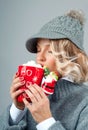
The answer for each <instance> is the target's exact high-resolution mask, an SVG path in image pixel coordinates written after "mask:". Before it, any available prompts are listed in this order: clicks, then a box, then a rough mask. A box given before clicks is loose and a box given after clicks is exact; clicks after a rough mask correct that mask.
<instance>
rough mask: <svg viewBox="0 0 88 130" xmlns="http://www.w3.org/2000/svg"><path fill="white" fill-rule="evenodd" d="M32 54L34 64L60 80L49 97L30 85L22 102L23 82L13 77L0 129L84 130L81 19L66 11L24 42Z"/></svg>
mask: <svg viewBox="0 0 88 130" xmlns="http://www.w3.org/2000/svg"><path fill="white" fill-rule="evenodd" d="M26 48H27V49H28V51H30V52H32V53H36V62H37V63H39V64H41V65H42V66H47V67H48V68H49V70H50V71H57V72H58V73H60V75H61V78H60V79H59V80H58V81H57V83H56V85H55V90H54V93H53V94H52V95H49V96H46V95H45V93H44V92H43V90H42V88H41V87H40V86H38V85H36V84H33V85H30V86H29V88H28V90H25V93H26V94H27V95H28V96H29V97H30V99H31V101H32V103H29V102H28V101H27V100H26V99H25V98H24V99H23V103H19V102H18V101H17V96H18V95H19V94H21V93H22V92H23V91H24V90H20V89H18V88H19V87H21V86H22V85H23V84H24V83H25V81H24V79H23V78H20V77H19V76H18V75H15V76H14V78H13V81H12V85H11V89H10V93H11V97H12V99H13V104H12V105H10V106H9V107H8V110H7V113H4V115H2V116H1V117H0V128H1V130H8V129H9V130H10V129H11V130H36V129H37V130H87V129H88V88H87V87H86V86H85V85H84V84H83V83H84V82H85V81H88V70H87V68H88V56H87V55H86V53H85V52H84V49H83V18H82V14H81V13H80V12H78V11H74V10H73V11H70V12H69V13H68V14H66V15H63V16H59V17H56V18H54V19H53V20H51V21H50V22H48V23H47V24H45V25H44V26H43V27H42V28H41V29H40V31H39V33H37V34H36V35H35V36H33V37H32V38H30V39H29V40H28V41H27V43H26Z"/></svg>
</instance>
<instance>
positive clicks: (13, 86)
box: [10, 81, 25, 93]
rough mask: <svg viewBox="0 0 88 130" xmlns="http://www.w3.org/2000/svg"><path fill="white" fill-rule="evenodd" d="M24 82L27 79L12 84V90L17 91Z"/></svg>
mask: <svg viewBox="0 0 88 130" xmlns="http://www.w3.org/2000/svg"><path fill="white" fill-rule="evenodd" d="M24 84H25V81H22V82H17V83H16V84H14V85H12V86H11V88H10V92H11V93H13V92H15V91H17V90H18V89H19V88H20V87H21V86H23V85H24Z"/></svg>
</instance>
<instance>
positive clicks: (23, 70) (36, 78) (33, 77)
mask: <svg viewBox="0 0 88 130" xmlns="http://www.w3.org/2000/svg"><path fill="white" fill-rule="evenodd" d="M17 73H18V75H19V76H20V77H24V80H25V85H23V86H21V87H20V89H27V87H28V86H29V85H30V84H31V83H32V84H34V83H36V84H37V85H39V86H40V85H41V82H42V78H43V76H44V69H43V68H42V67H41V68H39V67H34V66H26V65H20V66H18V72H17ZM24 97H25V98H26V99H27V100H28V101H30V102H31V100H30V97H28V95H27V94H25V93H22V94H20V95H19V96H18V97H17V100H18V102H22V101H23V98H24Z"/></svg>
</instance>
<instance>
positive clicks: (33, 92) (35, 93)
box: [28, 85, 41, 101]
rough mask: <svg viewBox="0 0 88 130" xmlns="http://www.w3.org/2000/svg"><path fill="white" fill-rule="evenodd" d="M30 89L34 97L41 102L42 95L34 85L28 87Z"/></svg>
mask: <svg viewBox="0 0 88 130" xmlns="http://www.w3.org/2000/svg"><path fill="white" fill-rule="evenodd" d="M28 89H29V90H30V92H31V93H32V94H33V95H34V97H35V98H36V100H37V101H39V100H40V99H41V95H40V94H39V92H38V91H37V89H35V87H34V86H33V85H30V86H28Z"/></svg>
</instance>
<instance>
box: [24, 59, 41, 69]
mask: <svg viewBox="0 0 88 130" xmlns="http://www.w3.org/2000/svg"><path fill="white" fill-rule="evenodd" d="M23 66H33V67H38V68H42V66H41V65H40V64H38V63H36V62H35V61H33V60H31V61H28V62H27V63H24V64H23Z"/></svg>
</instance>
